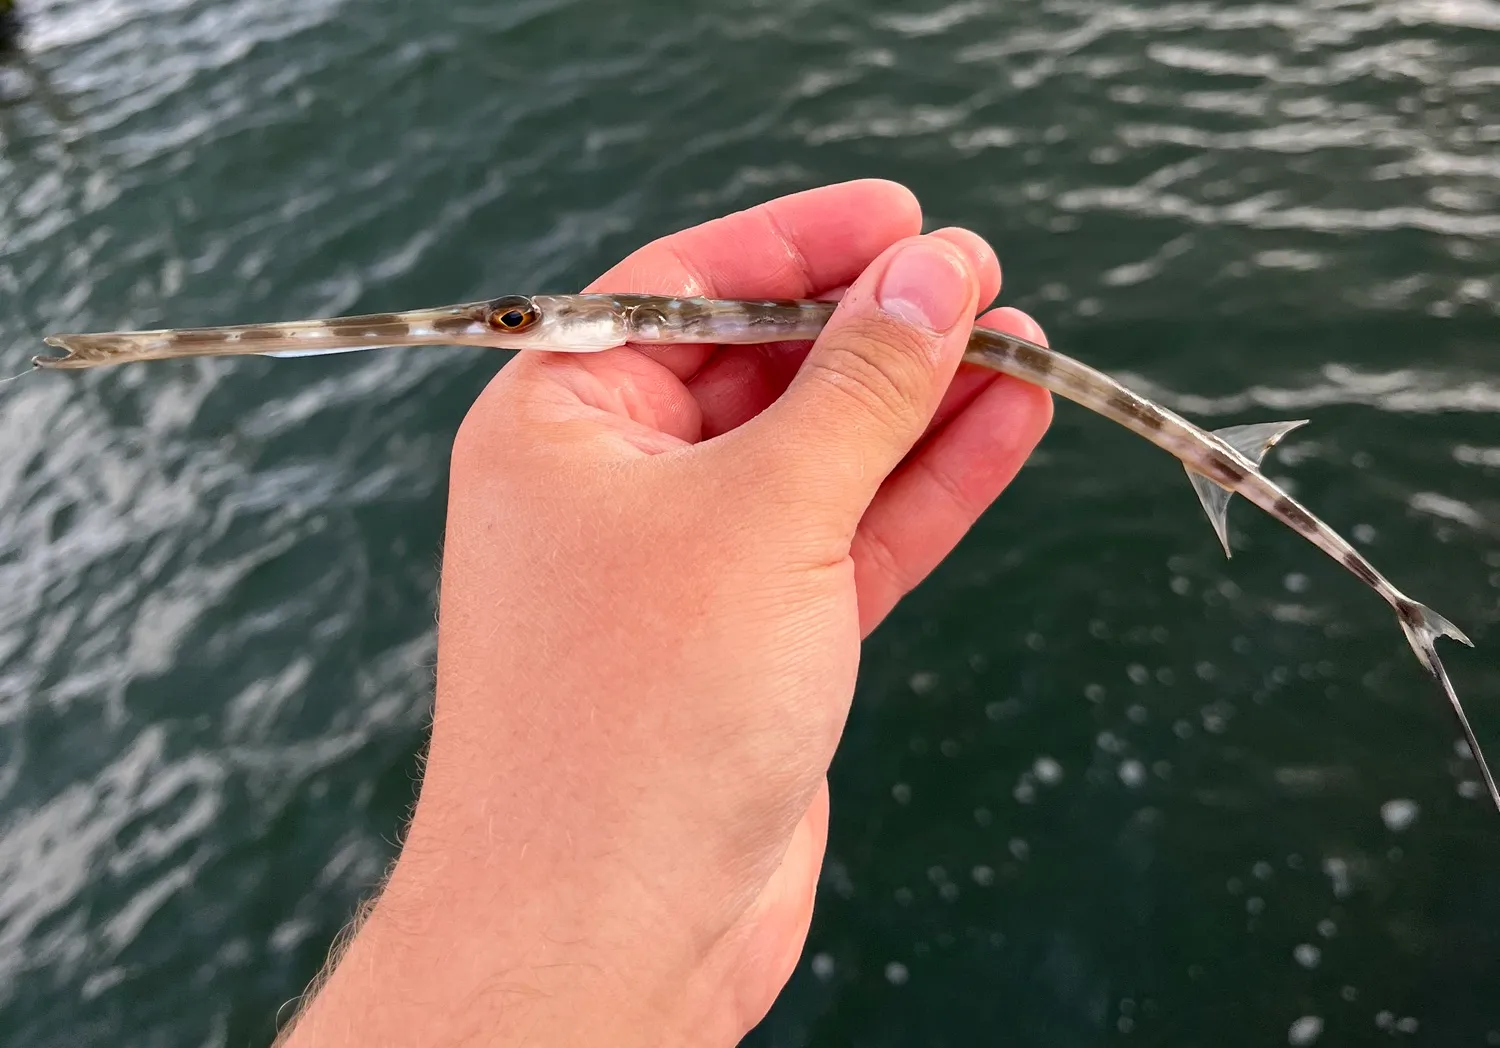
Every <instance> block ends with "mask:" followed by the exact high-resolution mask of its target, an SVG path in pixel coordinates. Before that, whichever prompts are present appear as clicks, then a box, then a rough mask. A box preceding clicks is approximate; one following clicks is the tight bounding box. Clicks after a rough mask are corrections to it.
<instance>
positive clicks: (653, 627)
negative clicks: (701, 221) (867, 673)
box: [291, 182, 1051, 1046]
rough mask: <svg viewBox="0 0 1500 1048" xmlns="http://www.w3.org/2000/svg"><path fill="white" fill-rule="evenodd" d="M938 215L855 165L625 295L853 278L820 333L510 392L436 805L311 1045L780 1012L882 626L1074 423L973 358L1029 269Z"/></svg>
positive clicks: (465, 559)
mask: <svg viewBox="0 0 1500 1048" xmlns="http://www.w3.org/2000/svg"><path fill="white" fill-rule="evenodd" d="M920 225H921V220H920V215H919V211H918V207H917V204H916V201H915V200H914V199H913V198H912V197H911V195H910V194H909V193H908V192H907V191H905V190H904V189H902V188H900V187H899V186H896V185H893V184H890V183H884V182H855V183H849V184H845V185H838V186H832V187H828V188H825V189H820V190H814V191H811V192H807V193H801V194H797V195H794V196H789V197H784V198H782V199H779V200H775V201H772V202H771V203H769V204H766V205H763V206H761V207H757V208H754V209H752V210H749V211H746V212H741V213H739V214H734V215H731V216H729V217H727V218H723V219H719V220H717V221H714V222H710V223H707V224H706V225H703V226H699V227H697V228H694V229H689V230H687V231H685V232H682V233H678V234H676V235H674V236H670V237H667V238H665V239H663V240H659V241H657V242H655V243H653V244H650V245H648V246H646V247H644V248H642V249H641V250H640V251H638V252H636V253H635V254H634V255H632V256H631V257H630V258H628V259H626V260H625V261H624V262H622V263H620V264H619V265H618V266H616V267H615V268H614V269H612V270H611V271H610V272H609V273H608V274H606V275H605V276H604V277H602V278H601V279H600V280H599V281H597V282H596V283H595V285H594V286H593V287H592V288H590V290H595V291H615V292H649V293H656V294H671V295H709V296H715V297H725V298H772V297H774V298H797V297H812V296H818V295H821V294H824V293H827V292H829V291H831V290H836V289H839V288H842V287H845V286H846V285H852V286H849V287H848V290H847V293H846V294H844V296H843V299H842V302H841V304H840V306H839V308H838V310H837V312H836V313H835V316H834V318H833V320H832V321H831V322H830V323H829V325H828V327H827V328H826V330H825V331H824V333H823V335H822V336H821V337H820V338H819V339H818V341H817V343H816V344H814V345H813V346H812V347H811V350H810V352H809V350H808V347H806V346H801V347H797V346H788V345H785V344H781V345H771V346H766V347H755V348H740V349H729V348H715V347H712V346H675V347H668V348H664V349H658V350H653V351H645V350H637V349H634V348H624V349H618V350H612V351H609V352H606V353H602V354H594V355H577V356H575V355H569V354H542V353H533V354H524V353H523V354H521V355H520V356H518V357H517V358H516V359H515V360H514V361H513V362H511V363H510V364H509V365H508V366H507V367H506V368H505V369H504V370H503V371H502V372H501V373H500V375H499V376H498V377H497V378H496V379H495V380H494V382H493V383H492V384H491V385H490V387H489V388H488V389H487V390H486V391H485V392H484V394H483V395H482V396H481V397H480V398H479V400H478V401H477V402H476V403H475V405H474V406H473V409H472V410H471V411H470V412H469V415H468V417H467V418H466V419H465V420H464V423H463V426H462V429H461V431H460V433H459V435H458V438H457V440H456V442H455V445H454V449H453V460H452V475H451V500H450V506H449V516H448V531H447V544H446V550H445V560H444V566H443V575H442V593H441V601H440V615H439V627H438V670H437V705H436V717H435V723H434V727H433V735H432V742H431V747H430V751H429V756H428V763H427V769H426V774H425V777H424V781H423V784H422V791H421V799H420V801H419V803H418V805H417V808H416V811H415V814H414V817H413V820H412V825H411V827H410V832H409V834H408V837H407V840H406V842H405V846H404V848H403V852H402V855H401V858H400V859H399V861H398V862H397V864H396V866H395V867H394V869H393V872H392V876H391V878H390V881H389V883H388V885H387V886H386V889H385V891H384V892H383V893H382V895H381V897H380V898H379V900H378V901H377V903H376V904H375V905H374V907H373V909H372V911H371V912H370V914H369V916H368V919H367V920H366V921H364V923H363V924H362V926H361V927H360V929H359V931H358V933H357V935H356V936H355V937H354V940H353V942H352V944H351V946H350V948H349V950H348V952H347V954H346V955H345V957H344V958H343V960H342V963H341V964H339V965H338V967H337V968H336V969H335V970H334V972H333V974H332V975H331V977H330V979H329V981H328V984H327V986H326V987H325V988H324V990H323V992H322V993H321V994H320V996H319V997H318V998H317V1000H316V1001H314V1003H313V1004H312V1005H311V1006H310V1008H309V1010H308V1012H307V1013H306V1015H305V1016H304V1017H303V1019H302V1020H301V1021H300V1022H299V1024H298V1027H297V1029H296V1031H295V1032H294V1033H293V1036H292V1038H291V1043H293V1044H297V1045H302V1044H307V1045H313V1044H327V1045H339V1046H342V1045H345V1044H350V1045H353V1044H359V1045H361V1046H373V1045H378V1044H387V1043H389V1044H398V1043H399V1044H404V1045H414V1044H423V1045H450V1044H453V1045H457V1044H469V1043H471V1042H472V1043H475V1044H478V1043H486V1044H511V1043H526V1044H552V1043H557V1044H562V1043H568V1044H581V1043H590V1044H609V1045H612V1046H625V1045H635V1044H641V1045H646V1044H650V1045H668V1044H687V1043H692V1044H698V1045H713V1044H720V1045H726V1046H728V1045H733V1044H735V1043H737V1042H738V1040H739V1039H740V1037H741V1036H742V1035H743V1034H744V1033H745V1032H746V1031H747V1030H749V1029H750V1028H751V1027H752V1026H753V1025H754V1024H755V1023H756V1022H758V1021H759V1020H760V1019H761V1017H762V1016H763V1015H764V1014H765V1012H766V1010H767V1009H768V1008H769V1006H770V1004H771V1002H772V1000H773V999H774V997H775V995H776V994H777V993H778V992H779V990H780V988H781V986H782V985H783V984H784V983H785V981H786V979H787V978H788V977H789V975H790V973H791V971H792V969H793V966H794V965H795V963H796V959H797V956H798V954H799V953H800V952H801V949H802V946H803V942H804V940H805V937H806V934H807V929H808V923H809V920H810V918H811V912H812V903H813V894H814V888H815V885H816V882H817V876H818V870H819V866H820V864H821V861H822V857H823V849H824V844H825V840H826V833H827V824H828V793H827V784H826V780H825V774H826V772H827V769H828V766H829V762H830V760H831V758H832V756H833V752H834V748H835V746H836V745H837V743H838V739H839V735H840V733H841V731H842V730H843V726H844V720H845V716H846V714H847V712H848V708H849V703H850V700H851V697H852V695H853V691H854V683H855V672H856V667H857V665H858V661H859V648H860V642H861V639H862V638H863V637H864V636H865V635H867V634H868V633H869V632H870V631H871V630H872V629H874V628H875V626H876V625H877V624H878V623H879V622H880V621H881V619H882V618H884V616H885V615H886V613H887V612H888V611H889V610H890V609H891V607H892V606H893V605H894V604H895V602H896V601H897V600H898V599H899V598H900V597H901V596H902V595H903V594H905V593H906V592H907V591H908V590H909V589H911V588H912V587H913V586H914V585H916V583H917V582H919V581H920V580H921V579H922V578H923V577H924V576H926V575H927V573H928V572H930V571H931V570H932V569H933V568H934V567H935V566H936V565H937V563H938V561H939V560H940V559H941V558H942V557H943V556H944V555H945V554H946V553H947V552H948V551H949V550H950V549H951V548H952V546H953V545H954V544H955V543H956V542H957V541H958V539H959V538H960V537H961V536H962V535H963V534H964V532H965V531H966V530H967V528H968V527H969V526H970V524H971V523H972V522H973V521H974V519H975V518H976V517H977V516H978V515H979V513H980V512H981V511H983V510H984V509H985V507H986V506H988V505H989V503H990V502H991V501H992V500H993V499H994V498H995V497H996V496H997V495H998V494H999V492H1000V491H1001V489H1002V488H1004V487H1005V485H1006V484H1007V483H1008V482H1009V481H1010V479H1011V478H1012V477H1013V476H1014V475H1015V473H1016V471H1017V470H1018V469H1019V468H1020V466H1021V464H1022V462H1023V461H1024V459H1025V458H1026V456H1027V455H1028V454H1029V453H1030V451H1031V449H1032V448H1033V447H1034V446H1035V444H1036V442H1037V441H1038V440H1039V439H1040V437H1041V435H1042V433H1043V431H1044V430H1045V429H1046V426H1047V424H1048V421H1049V419H1050V414H1051V406H1050V400H1049V398H1048V397H1047V395H1046V394H1045V393H1043V392H1042V391H1040V390H1038V389H1036V388H1035V387H1032V386H1028V385H1025V384H1023V383H1021V382H1018V381H1016V380H1013V379H1010V378H1007V377H1004V376H998V375H996V374H994V373H992V372H987V371H982V370H980V369H977V368H970V367H967V366H966V367H964V368H963V369H962V370H960V369H959V358H960V356H961V355H962V352H963V348H964V344H965V342H966V340H967V336H968V332H969V329H970V327H971V325H972V324H973V318H974V316H975V313H976V312H977V311H978V309H979V308H981V307H982V306H984V305H985V304H987V303H988V302H990V301H991V300H992V299H993V298H994V296H995V295H996V293H997V292H998V290H999V286H1000V269H999V264H998V262H997V261H996V259H995V256H994V253H993V252H992V251H991V250H990V249H989V247H988V246H987V245H986V244H985V243H984V242H983V241H982V240H981V239H980V238H979V237H977V236H975V235H974V234H972V233H968V232H964V231H960V230H944V231H939V232H937V233H933V234H930V235H927V236H921V237H919V236H917V234H918V232H919V229H920ZM983 322H984V323H986V324H988V325H990V326H993V327H996V328H1000V329H1003V330H1007V331H1011V332H1013V333H1015V334H1018V335H1022V336H1024V337H1027V338H1030V339H1034V340H1038V341H1040V340H1041V339H1042V337H1043V336H1042V333H1041V331H1040V330H1039V329H1038V328H1037V326H1036V325H1035V323H1034V322H1032V321H1031V320H1030V319H1029V318H1028V317H1026V316H1025V315H1024V314H1021V313H1019V312H1017V311H1015V310H1009V309H1002V310H998V311H995V312H993V313H990V314H989V315H988V316H986V317H985V318H984V321H983Z"/></svg>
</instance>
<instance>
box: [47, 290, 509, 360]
mask: <svg viewBox="0 0 1500 1048" xmlns="http://www.w3.org/2000/svg"><path fill="white" fill-rule="evenodd" d="M484 318H485V304H484V303H482V302H477V303H465V304H461V305H455V306H442V307H439V308H437V309H421V310H415V311H413V312H410V313H371V314H368V315H366V316H359V317H339V318H338V319H336V320H302V321H295V322H293V323H287V324H249V325H242V326H237V327H211V328H170V329H162V330H158V331H107V332H99V333H97V334H87V335H48V336H47V337H46V338H45V339H44V341H45V342H46V343H47V345H49V346H56V347H57V348H58V349H61V350H63V351H64V352H65V355H64V356H60V357H57V356H39V357H35V358H33V359H32V364H33V365H35V366H36V367H39V368H92V367H103V366H106V365H110V364H127V363H131V362H133V361H139V360H172V359H176V358H179V357H215V356H252V355H260V356H277V357H301V356H319V355H322V354H326V353H357V352H360V351H362V350H368V349H385V348H388V347H395V346H427V345H431V346H453V345H479V346H493V345H495V344H496V339H495V334H494V332H493V331H491V330H490V328H489V327H488V325H487V324H486V323H485V319H484Z"/></svg>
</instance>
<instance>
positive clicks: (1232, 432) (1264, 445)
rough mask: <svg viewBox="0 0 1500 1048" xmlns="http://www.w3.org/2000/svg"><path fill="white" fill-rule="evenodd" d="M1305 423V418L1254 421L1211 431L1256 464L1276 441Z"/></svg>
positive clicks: (1258, 463)
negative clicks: (1291, 420) (1283, 420)
mask: <svg viewBox="0 0 1500 1048" xmlns="http://www.w3.org/2000/svg"><path fill="white" fill-rule="evenodd" d="M1305 425H1307V419H1305V418H1299V419H1297V420H1296V421H1295V422H1254V423H1251V424H1250V425H1248V426H1225V427H1224V428H1223V429H1216V430H1213V431H1212V432H1213V435H1214V436H1216V437H1218V438H1219V439H1220V440H1222V441H1223V442H1224V443H1226V444H1228V445H1229V446H1230V447H1232V448H1234V450H1235V451H1238V452H1239V453H1240V454H1241V455H1244V456H1245V457H1246V458H1247V459H1249V460H1250V461H1251V462H1253V463H1255V464H1256V465H1257V466H1258V465H1260V463H1261V460H1262V459H1264V458H1265V457H1266V452H1268V451H1270V450H1271V448H1272V447H1273V446H1275V444H1276V442H1277V441H1279V440H1280V439H1281V438H1282V437H1284V436H1286V435H1287V434H1288V433H1290V432H1291V431H1292V430H1294V429H1296V428H1297V427H1298V426H1305Z"/></svg>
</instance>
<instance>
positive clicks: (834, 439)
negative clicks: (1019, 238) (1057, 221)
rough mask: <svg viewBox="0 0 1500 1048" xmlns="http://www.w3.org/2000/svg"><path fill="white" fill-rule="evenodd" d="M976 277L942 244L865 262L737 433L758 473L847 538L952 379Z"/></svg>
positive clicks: (974, 302)
mask: <svg viewBox="0 0 1500 1048" xmlns="http://www.w3.org/2000/svg"><path fill="white" fill-rule="evenodd" d="M976 239H977V238H976ZM990 257H991V258H993V256H990ZM976 268H977V267H976V264H975V261H974V260H973V259H971V258H970V256H969V254H968V253H966V252H965V251H964V250H963V249H962V248H961V247H959V246H958V245H956V244H954V243H953V242H951V241H949V240H945V239H943V238H941V237H938V236H919V237H912V238H909V239H907V240H903V241H900V242H898V243H896V244H894V245H892V246H891V247H890V248H888V249H887V250H886V251H885V253H884V254H882V255H881V256H880V257H879V258H877V259H876V260H875V261H874V262H873V263H871V264H870V267H869V268H868V269H866V270H865V272H864V274H863V275H862V276H861V277H860V278H859V279H858V280H857V281H856V282H855V283H854V285H853V286H852V287H850V289H849V291H848V292H847V293H846V294H845V295H844V297H843V299H842V300H841V301H840V302H839V306H838V309H837V310H836V311H835V313H834V314H833V317H832V318H831V319H830V320H829V322H828V324H827V326H826V327H825V328H824V329H823V331H822V333H821V334H820V335H819V337H818V339H817V341H816V342H814V343H813V347H812V351H811V352H810V353H809V354H808V355H807V359H806V360H805V361H804V362H803V364H802V367H801V369H800V370H799V371H798V372H797V375H796V377H795V378H793V379H792V383H791V385H790V386H789V387H788V388H787V391H786V392H785V393H784V394H783V395H782V396H781V398H780V399H778V400H777V401H776V402H775V403H774V404H772V405H771V406H770V407H769V408H767V409H766V410H765V411H763V412H762V413H761V414H760V415H759V416H757V417H756V418H755V419H753V420H752V421H751V422H750V423H748V424H746V425H745V426H742V427H740V429H739V430H737V431H735V432H736V433H737V434H738V435H740V436H741V437H742V438H743V439H744V442H745V443H744V444H743V445H741V448H740V451H741V453H742V454H744V455H745V457H746V458H748V459H750V460H751V461H754V462H755V466H756V467H757V472H758V473H760V474H761V475H762V476H771V477H775V478H777V482H779V483H781V484H785V485H788V486H790V487H791V489H792V491H791V492H790V493H789V494H791V495H792V497H793V500H794V501H796V502H798V503H800V504H803V505H806V504H807V502H808V501H809V500H813V501H816V502H817V503H819V504H821V505H822V506H824V507H825V508H826V509H827V510H828V511H829V512H830V513H831V514H832V519H831V520H826V521H825V522H826V523H831V524H834V525H835V526H836V527H837V528H839V529H840V530H841V531H845V530H846V531H847V533H848V534H849V535H852V534H853V533H854V529H855V527H856V526H857V525H858V523H859V520H860V517H861V516H863V514H864V511H865V509H866V507H868V505H869V503H870V500H871V499H872V498H873V497H874V496H875V492H876V491H877V490H879V488H880V485H881V484H882V483H883V482H884V481H885V478H886V476H887V475H888V474H889V473H890V472H891V470H893V469H894V468H895V467H896V466H897V464H899V463H900V462H901V460H902V459H903V458H904V457H905V456H906V454H907V453H908V452H909V451H910V450H911V449H912V447H913V445H915V444H916V442H917V441H918V440H919V439H920V438H921V436H922V434H923V432H924V431H925V430H926V428H927V425H928V423H929V422H930V421H931V419H932V416H933V413H934V412H935V411H936V410H937V407H938V404H939V402H940V401H941V400H942V397H943V392H944V391H945V390H946V389H947V388H948V383H949V382H950V381H951V380H952V378H953V374H954V372H955V371H956V370H957V368H958V363H959V360H960V359H961V358H962V356H963V351H964V347H965V345H966V344H967V343H968V339H969V333H970V331H971V330H972V328H973V325H974V314H975V311H976V309H977V307H978V304H979V303H978V299H979V294H980V274H978V273H977V272H976ZM768 459H769V461H768ZM741 461H744V460H743V459H742V460H741Z"/></svg>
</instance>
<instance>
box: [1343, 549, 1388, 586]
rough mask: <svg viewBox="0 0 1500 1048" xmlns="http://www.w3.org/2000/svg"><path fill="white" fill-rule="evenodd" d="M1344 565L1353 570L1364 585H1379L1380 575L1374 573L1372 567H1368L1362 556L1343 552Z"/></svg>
mask: <svg viewBox="0 0 1500 1048" xmlns="http://www.w3.org/2000/svg"><path fill="white" fill-rule="evenodd" d="M1344 567H1346V568H1348V569H1349V570H1350V571H1352V572H1354V574H1355V575H1356V576H1358V578H1359V580H1360V581H1361V582H1363V583H1364V584H1365V585H1367V586H1379V585H1380V576H1379V575H1377V574H1376V573H1375V569H1374V568H1372V567H1370V564H1369V562H1368V561H1366V560H1365V558H1364V557H1361V556H1360V555H1359V554H1358V553H1345V554H1344Z"/></svg>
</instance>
